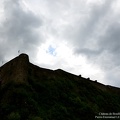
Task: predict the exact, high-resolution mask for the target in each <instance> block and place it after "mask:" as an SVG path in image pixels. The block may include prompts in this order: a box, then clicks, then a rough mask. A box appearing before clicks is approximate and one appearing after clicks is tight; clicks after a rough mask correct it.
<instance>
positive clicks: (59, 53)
mask: <svg viewBox="0 0 120 120" xmlns="http://www.w3.org/2000/svg"><path fill="white" fill-rule="evenodd" d="M119 11H120V0H0V65H2V64H4V63H5V62H7V61H9V60H10V59H12V58H14V57H16V56H17V55H18V50H20V52H21V53H27V54H28V55H29V57H30V61H31V62H32V63H34V64H36V65H39V66H40V67H44V68H49V69H53V70H54V69H58V68H61V69H63V70H65V71H68V72H71V73H74V74H76V75H79V74H81V75H82V76H83V77H86V78H88V77H90V79H92V80H98V81H99V82H101V83H104V84H109V85H113V86H118V87H120V60H119V58H120V12H119Z"/></svg>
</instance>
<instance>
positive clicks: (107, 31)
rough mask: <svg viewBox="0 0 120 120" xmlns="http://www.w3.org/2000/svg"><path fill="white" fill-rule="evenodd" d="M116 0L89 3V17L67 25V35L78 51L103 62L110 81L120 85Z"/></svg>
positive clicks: (100, 64) (119, 41) (91, 59)
mask: <svg viewBox="0 0 120 120" xmlns="http://www.w3.org/2000/svg"><path fill="white" fill-rule="evenodd" d="M114 2H115V1H113V0H105V1H104V2H103V3H101V4H94V5H93V4H92V5H91V6H89V10H88V12H87V13H86V14H85V15H84V16H85V17H83V18H82V17H80V19H78V20H77V22H76V21H75V23H74V24H72V25H70V27H68V28H67V29H66V33H65V37H66V36H67V39H69V43H71V42H72V44H74V47H73V48H74V52H75V54H77V55H81V54H82V55H84V56H86V58H87V59H88V61H89V62H90V63H93V64H96V65H99V67H100V68H101V69H102V71H104V73H105V78H106V83H107V84H110V83H111V84H113V85H117V84H119V85H120V81H119V75H120V72H119V71H120V60H119V59H120V22H119V21H120V15H119V14H117V13H114V9H115V8H114V7H113V4H114ZM114 80H115V82H114ZM110 81H111V82H110ZM117 86H118V85H117Z"/></svg>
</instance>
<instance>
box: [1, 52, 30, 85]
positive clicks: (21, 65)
mask: <svg viewBox="0 0 120 120" xmlns="http://www.w3.org/2000/svg"><path fill="white" fill-rule="evenodd" d="M28 65H29V57H28V55H26V54H20V55H19V56H18V57H16V58H14V59H12V60H10V61H9V62H7V63H6V64H4V65H3V66H2V67H0V80H1V85H4V84H6V83H8V82H11V81H13V82H16V83H23V82H27V74H28Z"/></svg>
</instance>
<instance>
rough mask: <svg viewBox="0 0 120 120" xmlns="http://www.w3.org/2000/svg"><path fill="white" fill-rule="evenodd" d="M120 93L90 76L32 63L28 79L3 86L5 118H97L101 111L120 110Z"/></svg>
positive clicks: (0, 111)
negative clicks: (53, 69) (97, 84)
mask: <svg viewBox="0 0 120 120" xmlns="http://www.w3.org/2000/svg"><path fill="white" fill-rule="evenodd" d="M119 111H120V96H119V95H118V94H114V93H113V92H111V91H108V90H107V91H103V90H101V89H98V88H97V87H95V86H94V85H93V83H92V82H91V81H90V80H87V79H84V78H82V77H78V76H75V75H72V74H70V73H67V72H64V71H62V70H56V71H52V70H47V69H42V68H39V67H37V66H34V65H32V64H29V68H28V80H27V82H25V83H16V82H14V81H12V80H10V82H8V83H7V84H6V85H4V86H1V87H0V119H1V120H93V119H95V116H96V115H98V114H99V112H103V113H109V112H119Z"/></svg>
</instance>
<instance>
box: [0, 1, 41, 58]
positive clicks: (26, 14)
mask: <svg viewBox="0 0 120 120" xmlns="http://www.w3.org/2000/svg"><path fill="white" fill-rule="evenodd" d="M23 8H24V7H23V6H22V3H21V2H20V0H7V1H5V2H4V16H5V19H4V21H3V23H1V26H0V36H1V37H0V58H1V59H3V57H5V55H6V56H7V55H8V56H9V54H15V53H17V51H18V50H21V52H28V53H30V52H31V53H33V52H34V51H36V48H37V45H38V44H39V43H40V42H42V40H41V39H39V37H40V36H39V34H37V32H36V31H37V28H39V27H40V25H41V23H42V21H41V19H40V18H38V17H36V16H35V14H34V13H32V12H31V11H29V10H27V9H23Z"/></svg>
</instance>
